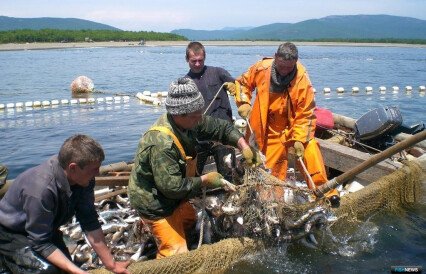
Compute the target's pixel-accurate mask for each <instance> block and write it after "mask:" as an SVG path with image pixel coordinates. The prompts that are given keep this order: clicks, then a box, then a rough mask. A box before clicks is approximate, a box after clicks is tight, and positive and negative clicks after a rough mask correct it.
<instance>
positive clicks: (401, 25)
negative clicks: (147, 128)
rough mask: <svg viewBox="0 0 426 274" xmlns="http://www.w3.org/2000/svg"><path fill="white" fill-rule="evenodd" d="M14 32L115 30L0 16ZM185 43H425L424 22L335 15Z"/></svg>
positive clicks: (215, 33) (230, 30) (216, 33)
mask: <svg viewBox="0 0 426 274" xmlns="http://www.w3.org/2000/svg"><path fill="white" fill-rule="evenodd" d="M18 29H32V30H40V29H59V30H116V31H120V29H118V28H115V27H113V26H109V25H105V24H101V23H97V22H93V21H89V20H83V19H77V18H51V17H43V18H14V17H7V16H0V31H7V30H18ZM171 33H173V34H178V35H182V36H184V37H186V38H187V39H188V40H296V41H297V40H299V41H303V40H324V41H327V40H336V39H419V40H426V20H420V19H416V18H411V17H401V16H391V15H344V16H340V15H336V16H327V17H324V18H320V19H310V20H305V21H301V22H298V23H274V24H269V25H264V26H258V27H225V28H223V29H220V30H194V29H176V30H173V31H171Z"/></svg>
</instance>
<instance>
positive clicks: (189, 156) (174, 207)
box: [128, 78, 261, 258]
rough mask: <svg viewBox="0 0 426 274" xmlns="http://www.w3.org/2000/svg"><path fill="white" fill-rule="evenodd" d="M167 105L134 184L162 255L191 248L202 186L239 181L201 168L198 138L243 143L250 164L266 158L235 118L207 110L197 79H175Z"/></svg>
mask: <svg viewBox="0 0 426 274" xmlns="http://www.w3.org/2000/svg"><path fill="white" fill-rule="evenodd" d="M165 105H166V110H167V113H165V114H164V115H162V116H161V117H160V118H159V119H158V120H157V121H156V122H155V123H154V125H153V126H152V127H151V128H150V129H149V130H148V131H147V132H146V133H145V134H144V135H143V136H142V138H141V139H140V141H139V146H138V148H137V151H136V156H135V161H134V162H135V164H134V167H133V169H132V172H131V175H130V180H129V190H128V194H129V199H130V204H131V206H132V207H133V208H135V209H136V210H137V211H138V212H139V214H140V215H141V217H142V222H143V223H144V225H146V226H147V227H149V228H150V229H151V231H152V233H153V235H154V238H155V239H156V241H157V244H158V253H157V258H163V257H167V256H171V255H174V254H178V253H184V252H187V251H188V247H187V242H186V236H185V234H186V233H187V232H189V231H190V230H192V229H194V227H195V222H196V214H195V210H194V208H193V206H192V205H191V204H190V203H189V199H191V198H193V197H195V196H197V195H199V194H200V193H201V189H202V187H206V188H221V187H223V188H225V189H228V190H232V189H233V188H234V187H235V186H234V185H233V184H231V183H229V182H228V181H226V180H225V179H224V178H223V176H222V175H221V174H220V173H218V172H209V173H207V174H204V175H201V176H199V175H197V174H196V150H195V146H194V144H195V143H196V141H197V139H198V140H202V141H206V140H214V141H220V142H222V143H223V144H225V145H232V146H234V147H236V146H238V148H239V149H240V150H241V152H242V155H243V156H244V158H245V160H246V162H247V164H248V165H251V166H257V165H259V164H260V162H261V160H260V155H259V154H258V152H256V151H255V150H254V149H252V148H251V147H250V146H249V145H248V144H247V142H246V141H245V140H244V137H243V136H242V134H241V133H240V132H239V131H238V130H237V129H235V128H234V126H233V125H232V124H231V123H229V122H228V121H225V120H222V119H217V118H213V117H211V116H206V115H203V114H202V113H203V112H202V109H203V107H204V99H203V96H202V95H201V93H200V92H199V90H198V88H197V86H196V84H195V82H194V81H193V80H191V79H189V78H179V79H178V80H177V81H173V82H172V83H171V84H170V88H169V93H168V96H167V99H166V103H165Z"/></svg>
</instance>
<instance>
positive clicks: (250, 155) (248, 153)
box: [241, 147, 262, 167]
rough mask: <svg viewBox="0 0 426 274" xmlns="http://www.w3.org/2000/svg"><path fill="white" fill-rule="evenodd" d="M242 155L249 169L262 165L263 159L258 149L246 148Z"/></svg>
mask: <svg viewBox="0 0 426 274" xmlns="http://www.w3.org/2000/svg"><path fill="white" fill-rule="evenodd" d="M241 153H242V154H243V157H244V159H245V160H246V163H247V165H248V166H249V167H257V166H259V165H261V164H262V157H261V156H260V153H259V151H258V150H257V149H254V148H251V147H246V148H245V149H243V151H242V152H241Z"/></svg>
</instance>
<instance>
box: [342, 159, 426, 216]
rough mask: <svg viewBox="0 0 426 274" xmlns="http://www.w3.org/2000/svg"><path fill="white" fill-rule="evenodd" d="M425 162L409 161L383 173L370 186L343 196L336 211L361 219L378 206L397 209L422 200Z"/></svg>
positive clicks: (385, 208)
mask: <svg viewBox="0 0 426 274" xmlns="http://www.w3.org/2000/svg"><path fill="white" fill-rule="evenodd" d="M422 166H425V164H424V163H423V164H420V163H418V162H416V161H409V162H406V163H405V165H404V166H403V167H401V168H400V169H398V170H396V171H394V172H393V173H391V174H389V175H386V176H383V177H381V178H380V179H379V180H377V181H375V182H373V183H371V184H370V185H368V187H365V188H363V189H361V190H359V191H357V192H355V193H351V194H350V195H347V196H345V197H343V198H344V199H342V203H341V204H340V207H339V208H337V209H335V210H334V213H335V214H336V215H337V216H340V218H348V219H351V218H360V219H362V218H365V217H367V216H370V215H371V214H372V213H374V212H377V210H379V209H381V210H390V211H398V210H399V209H401V206H403V205H407V204H410V203H414V202H417V201H419V200H420V198H421V193H422V190H421V184H422V180H424V172H422ZM423 168H424V167H423Z"/></svg>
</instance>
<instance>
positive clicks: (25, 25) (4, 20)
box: [0, 16, 121, 31]
mask: <svg viewBox="0 0 426 274" xmlns="http://www.w3.org/2000/svg"><path fill="white" fill-rule="evenodd" d="M18 29H32V30H40V29H60V30H83V29H90V30H121V29H118V28H115V27H112V26H109V25H105V24H101V23H96V22H93V21H89V20H84V19H78V18H53V17H41V18H15V17H7V16H0V31H7V30H18Z"/></svg>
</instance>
